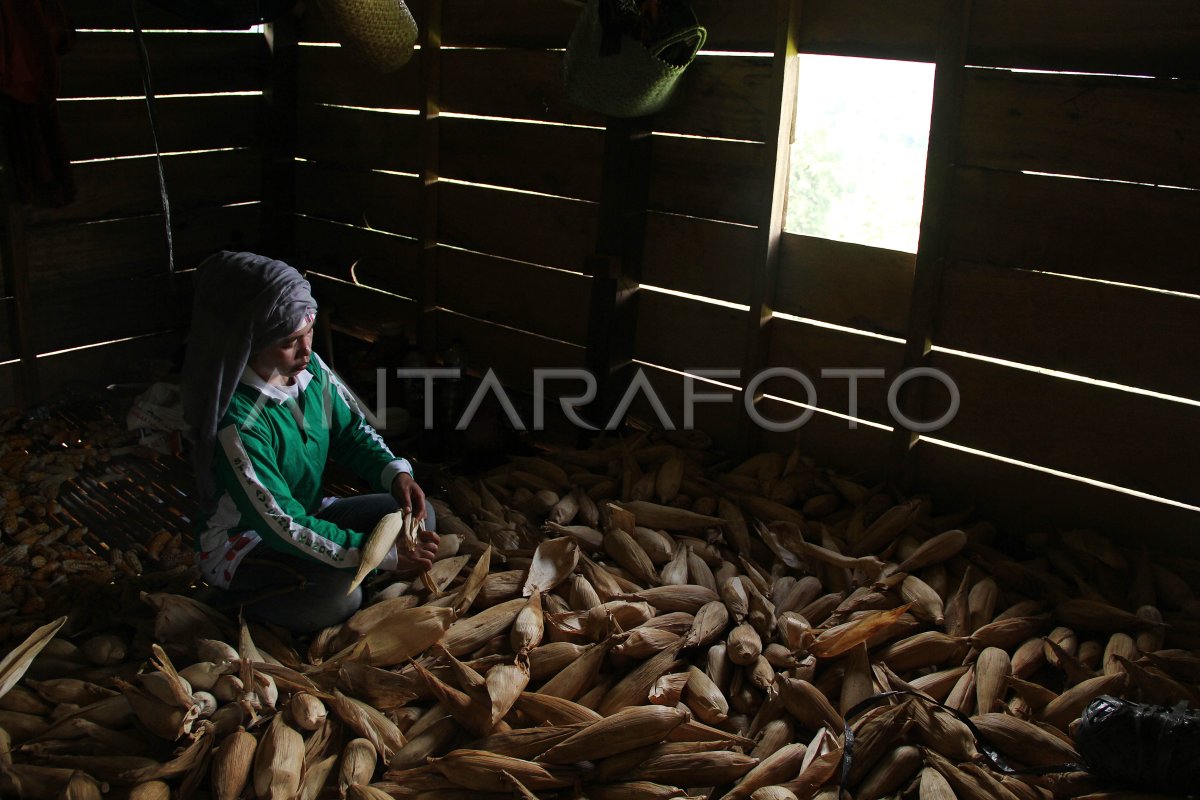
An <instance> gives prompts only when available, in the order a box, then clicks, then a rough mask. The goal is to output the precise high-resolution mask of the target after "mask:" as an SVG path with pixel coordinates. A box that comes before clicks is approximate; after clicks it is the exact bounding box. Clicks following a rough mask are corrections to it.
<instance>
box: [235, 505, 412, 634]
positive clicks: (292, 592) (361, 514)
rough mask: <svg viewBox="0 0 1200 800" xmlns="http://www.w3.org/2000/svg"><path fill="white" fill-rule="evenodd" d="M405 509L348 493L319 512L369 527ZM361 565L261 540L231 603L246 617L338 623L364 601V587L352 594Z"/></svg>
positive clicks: (286, 623) (304, 624) (302, 626)
mask: <svg viewBox="0 0 1200 800" xmlns="http://www.w3.org/2000/svg"><path fill="white" fill-rule="evenodd" d="M398 510H399V505H398V504H397V503H396V500H395V498H393V497H392V496H391V495H390V494H364V495H358V496H356V497H343V498H339V499H337V500H335V501H333V502H332V503H330V504H329V505H328V506H326V507H325V508H323V509H321V511H319V512H318V513H317V516H318V517H319V518H321V519H325V520H329V521H330V522H333V523H335V524H336V525H338V526H339V527H342V528H349V529H351V530H356V531H367V532H369V531H370V530H371V529H372V528H374V527H375V524H376V523H377V522H379V520H380V519H382V518H383V517H384V516H385V515H387V514H391V513H392V512H394V511H398ZM425 527H426V528H427V529H429V530H436V526H435V520H434V515H433V507H432V506H430V505H429V504H428V503H426V504H425ZM357 571H358V570H357V567H349V568H346V569H338V568H336V567H331V566H329V565H328V564H322V563H321V562H319V561H310V560H309V559H306V558H301V557H299V556H293V555H289V554H288V553H284V552H282V551H279V550H276V549H274V548H272V547H271V546H270V545H269V544H267V543H266V542H259V543H258V544H257V545H255V546H254V549H253V550H252V551H251V552H250V554H249V555H247V556H246V557H245V559H243V560H242V563H241V564H239V565H238V568H237V571H236V572H234V574H233V583H231V584H230V586H229V592H228V596H227V597H226V598H225V599H226V602H225V603H222V605H225V606H228V605H240V606H242V610H243V613H244V614H245V616H246V619H248V620H251V621H253V622H265V623H268V624H270V625H278V626H280V627H282V628H286V629H288V630H290V631H292V632H293V633H312V632H314V631H318V630H320V629H321V628H327V627H329V626H330V625H337V624H339V623H341V622H342V621H344V620H345V619H347V618H348V617H349V616H350V615H351V614H353V613H354V612H355V611H357V610H358V609H359V607H360V606H362V601H363V590H362V587H361V586H358V587H355V589H354V591H353V592H350V593H349V594H347V591H346V590H347V589H349V588H350V582H351V581H353V580H354V574H355V572H357Z"/></svg>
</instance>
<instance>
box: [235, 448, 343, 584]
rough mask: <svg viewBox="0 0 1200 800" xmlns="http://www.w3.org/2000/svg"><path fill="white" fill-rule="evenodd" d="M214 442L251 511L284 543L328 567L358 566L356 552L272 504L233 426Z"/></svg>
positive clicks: (269, 495) (272, 498) (269, 494)
mask: <svg viewBox="0 0 1200 800" xmlns="http://www.w3.org/2000/svg"><path fill="white" fill-rule="evenodd" d="M217 439H218V440H219V441H220V442H221V447H222V449H223V450H224V451H225V457H226V458H228V459H229V463H230V465H231V466H232V467H233V472H234V474H235V475H236V476H237V479H238V483H239V484H240V485H241V489H242V491H243V492H245V493H246V497H248V498H249V499H250V503H251V505H252V506H253V507H254V511H255V512H256V513H257V514H258V516H259V518H260V519H261V520H262V521H263V523H265V525H266V527H267V528H268V529H270V530H271V531H272V532H273V533H274V534H275V535H276V536H278V537H280V538H281V539H283V540H284V541H288V542H291V543H292V544H293V545H294V546H295V547H296V548H298V549H299V550H301V551H303V552H304V553H306V554H308V555H310V556H312V557H314V558H316V559H317V560H318V561H321V562H323V563H325V564H329V565H330V566H333V567H353V566H355V565H357V564H358V561H359V549H358V548H356V547H343V546H342V545H340V544H338V543H336V542H334V541H332V540H330V539H328V538H326V537H324V536H322V535H321V534H319V533H317V532H316V531H314V530H312V529H311V528H307V527H305V526H303V525H301V524H299V523H297V522H296V521H295V519H293V518H292V517H291V516H289V515H288V514H286V513H284V511H283V509H282V508H280V507H279V503H278V502H277V501H276V500H275V496H274V495H272V494H271V493H270V492H269V491H268V490H267V487H265V486H263V485H262V482H261V481H259V479H258V475H257V474H256V473H255V471H254V465H253V464H252V463H251V461H250V456H249V455H248V454H247V453H246V448H245V447H244V446H243V445H242V437H241V436H239V435H238V431H237V426H236V425H230V426H228V427H226V428H224V429H222V430H221V431H219V432H218V433H217Z"/></svg>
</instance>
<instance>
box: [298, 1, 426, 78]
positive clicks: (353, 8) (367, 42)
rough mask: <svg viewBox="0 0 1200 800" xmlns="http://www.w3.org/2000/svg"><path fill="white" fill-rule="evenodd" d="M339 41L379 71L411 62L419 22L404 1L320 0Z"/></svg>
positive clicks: (319, 2) (358, 57)
mask: <svg viewBox="0 0 1200 800" xmlns="http://www.w3.org/2000/svg"><path fill="white" fill-rule="evenodd" d="M317 5H318V6H319V7H320V9H321V13H322V14H323V15H324V16H325V18H326V19H327V20H329V23H330V25H331V26H332V27H333V29H334V31H335V32H336V33H337V36H338V41H340V42H341V44H342V47H344V48H346V49H347V50H348V51H349V52H350V53H351V54H352V55H353V56H354V57H355V58H357V59H359V60H360V61H363V62H364V63H366V64H367V66H369V67H371V68H372V69H374V70H376V71H377V72H391V71H393V70H397V69H399V68H400V67H402V66H404V65H405V64H407V63H408V60H409V59H410V58H412V54H413V47H414V46H415V45H416V43H417V21H416V20H415V19H413V15H412V12H411V11H409V10H408V6H406V5H405V4H404V3H403V2H402V0H318V2H317Z"/></svg>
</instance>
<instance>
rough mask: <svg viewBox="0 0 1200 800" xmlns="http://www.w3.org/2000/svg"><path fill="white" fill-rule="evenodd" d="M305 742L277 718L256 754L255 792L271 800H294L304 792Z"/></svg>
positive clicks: (256, 749)
mask: <svg viewBox="0 0 1200 800" xmlns="http://www.w3.org/2000/svg"><path fill="white" fill-rule="evenodd" d="M303 764H304V739H303V738H302V737H301V736H300V734H299V733H298V732H297V731H296V730H294V729H293V728H290V727H288V725H287V724H286V723H285V722H284V721H283V717H282V716H279V715H276V716H275V718H274V719H272V720H271V724H270V726H268V728H267V731H266V733H264V734H263V736H262V739H261V740H260V741H259V743H258V747H257V748H255V751H254V772H253V779H254V793H255V794H256V795H258V796H259V797H264V798H270V799H271V800H290V799H291V798H292V797H294V796H295V795H296V793H297V792H298V791H299V790H300V777H301V776H300V772H301V769H302V767H303Z"/></svg>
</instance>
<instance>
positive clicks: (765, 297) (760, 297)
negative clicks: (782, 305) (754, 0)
mask: <svg viewBox="0 0 1200 800" xmlns="http://www.w3.org/2000/svg"><path fill="white" fill-rule="evenodd" d="M801 2H802V0H778V3H777V4H776V10H775V14H776V24H775V31H776V34H775V60H774V63H773V66H772V69H771V96H772V97H775V98H777V99H778V100H779V108H778V113H777V114H776V115H775V117H774V118H772V119H771V121H770V128H769V130H768V134H767V143H766V151H767V152H766V154H765V158H766V159H767V162H768V163H771V164H774V165H775V169H774V171H773V172H772V173H771V181H770V183H769V184H768V185H765V186H764V187H763V194H762V206H761V212H760V214H759V227H758V235H757V240H756V242H755V248H754V260H753V261H752V262H751V264H750V267H751V268H750V270H749V272H750V276H749V277H750V312H749V317H748V319H747V334H746V352H745V356H744V358H743V361H742V364H741V384H742V385H743V386H745V385H746V384H747V383H748V382H749V381H750V380H751V379H752V378H753V377H754V375H756V374H757V373H758V372H760V371H761V370H762V369H763V367H765V366H766V363H767V353H768V352H769V351H770V347H771V329H772V326H771V319H772V315H773V314H774V311H773V307H774V304H775V287H776V284H777V283H778V274H779V244H780V239H781V237H782V235H783V218H784V206H785V204H786V202H787V189H788V174H789V164H788V161H789V159H788V150H789V149H790V148H791V144H792V130H793V121H794V118H795V115H796V82H797V79H798V74H799V59H798V58H797V57H796V56H797V42H798V40H799V31H798V27H799V21H800V6H801ZM738 399H739V400H741V401H742V402H743V403H745V402H746V401H747V398H746V397H745V393H744V392H743V393H742V396H741V397H739V398H738ZM761 400H762V395H761V394H759V395H758V396H755V397H752V398H749V402H750V403H752V404H753V405H754V406H755V407H757V406H758V404H759V402H760V401H761ZM744 407H745V406H744V405H743V406H740V407H739V410H738V411H737V412H735V413H737V419H738V431H739V433H738V437H737V441H738V442H739V443H740V446H741V448H742V451H743V452H742V454H743V455H745V454H746V453H748V452H749V451H751V450H754V449H757V448H758V447H759V446H760V445H759V442H760V438H761V434H762V431H760V430H759V429H758V427H757V426H756V425H755V424H754V421H753V420H752V419H751V417H750V416H749V415H748V414H744V413H741V411H740V409H741V408H744Z"/></svg>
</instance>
